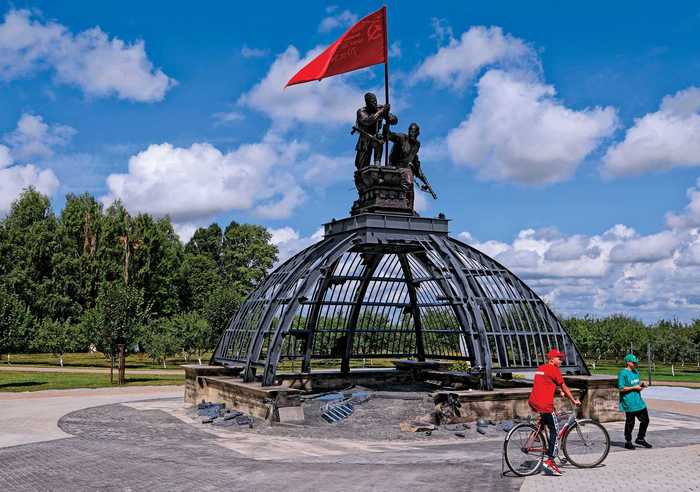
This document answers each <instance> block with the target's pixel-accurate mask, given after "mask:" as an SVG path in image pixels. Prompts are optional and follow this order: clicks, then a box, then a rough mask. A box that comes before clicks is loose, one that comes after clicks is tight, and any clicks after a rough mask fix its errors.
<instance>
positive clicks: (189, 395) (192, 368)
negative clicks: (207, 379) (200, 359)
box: [182, 364, 242, 403]
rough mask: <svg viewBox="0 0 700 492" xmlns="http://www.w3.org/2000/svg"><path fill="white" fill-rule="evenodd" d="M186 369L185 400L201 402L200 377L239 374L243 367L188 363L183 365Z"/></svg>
mask: <svg viewBox="0 0 700 492" xmlns="http://www.w3.org/2000/svg"><path fill="white" fill-rule="evenodd" d="M182 367H183V368H184V369H185V401H186V402H188V403H199V402H200V401H201V398H200V397H199V393H200V388H199V381H198V378H199V377H201V376H224V377H226V376H228V377H232V376H237V375H238V374H240V372H241V370H242V368H231V367H224V366H209V365H205V364H202V365H199V364H188V365H184V366H182Z"/></svg>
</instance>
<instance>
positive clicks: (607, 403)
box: [185, 363, 624, 422]
mask: <svg viewBox="0 0 700 492" xmlns="http://www.w3.org/2000/svg"><path fill="white" fill-rule="evenodd" d="M398 365H399V366H401V367H404V366H405V364H403V363H399V364H398ZM409 366H410V367H408V366H407V367H406V368H405V369H402V370H400V369H354V370H352V371H350V373H348V374H342V373H340V372H339V371H334V370H329V371H315V372H313V373H308V374H284V373H281V374H277V376H276V380H277V382H278V383H280V384H279V385H277V386H262V385H261V384H260V383H257V382H255V383H244V382H243V381H242V380H241V378H240V377H238V376H237V375H238V373H239V372H240V370H239V369H234V368H225V367H220V366H194V365H192V366H185V376H186V385H185V401H186V402H189V403H198V402H200V401H202V400H206V401H211V402H217V403H225V404H226V407H227V408H230V409H235V410H239V411H241V412H245V413H247V414H249V415H254V416H256V417H258V418H261V419H266V420H268V421H270V422H279V420H280V419H279V409H280V408H288V407H299V406H301V399H300V398H299V396H300V395H301V394H303V393H305V392H309V391H313V392H323V391H334V390H338V389H341V388H346V387H348V386H350V385H359V386H366V387H369V388H384V387H388V386H392V385H410V384H414V383H417V382H421V381H425V380H432V381H442V382H443V384H444V383H447V384H454V385H455V386H458V385H457V384H455V383H460V382H461V383H462V384H465V385H467V384H468V383H469V380H470V378H471V377H470V376H468V375H467V374H461V373H451V372H446V371H440V370H439V369H436V366H435V364H427V363H419V364H416V363H413V364H409ZM564 379H565V380H566V384H567V385H568V386H569V387H570V388H571V390H572V392H573V393H574V395H575V396H576V397H577V398H579V399H580V400H581V404H582V407H581V411H580V416H581V417H583V418H592V419H594V420H598V421H600V422H610V421H616V420H624V414H623V413H621V412H619V411H618V409H617V405H618V399H619V392H618V390H617V379H616V378H615V377H614V376H565V377H564ZM504 384H507V385H510V386H512V387H500V388H498V387H497V388H496V389H495V390H493V391H480V390H454V389H452V390H442V391H436V392H434V393H433V394H432V396H433V397H434V398H435V402H436V405H438V406H439V405H443V404H444V402H446V401H447V400H448V397H449V395H454V396H455V397H457V399H458V400H459V402H460V404H461V407H460V408H459V415H458V418H457V421H464V422H467V421H471V420H476V419H478V418H480V417H484V418H488V419H491V420H506V419H513V418H515V417H526V416H528V415H531V414H532V411H531V410H530V407H529V406H528V404H527V400H528V397H529V396H530V389H531V388H530V386H529V385H528V383H526V382H524V381H519V380H511V381H505V382H504ZM458 387H459V386H458ZM555 404H556V406H557V408H562V409H565V408H567V405H568V404H567V403H566V402H565V401H563V400H562V399H561V398H560V397H559V396H558V393H557V396H556V400H555ZM294 411H298V410H292V411H291V412H292V413H293V412H294ZM285 412H286V413H290V412H289V411H284V412H283V413H285Z"/></svg>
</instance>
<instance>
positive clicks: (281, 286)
mask: <svg viewBox="0 0 700 492" xmlns="http://www.w3.org/2000/svg"><path fill="white" fill-rule="evenodd" d="M447 226H448V221H447V220H446V219H444V218H437V219H435V218H422V217H416V216H406V215H390V214H385V213H359V214H358V215H355V216H353V217H349V218H346V219H342V220H339V221H333V222H331V223H328V224H326V225H325V237H324V239H323V240H322V241H320V242H318V243H316V244H314V245H312V246H310V247H308V248H306V249H305V250H303V251H301V252H300V253H298V254H297V255H295V256H293V257H292V258H290V259H288V260H287V261H286V262H284V263H283V264H282V265H280V266H279V267H277V268H276V269H275V270H274V271H273V272H272V273H271V274H270V275H269V276H268V277H267V278H266V279H265V280H264V281H263V282H262V283H261V284H260V285H259V286H258V288H257V289H256V290H255V291H254V292H253V293H252V294H251V295H250V296H249V297H248V298H247V299H246V301H245V302H244V303H243V305H242V306H241V308H240V309H239V310H238V312H237V313H236V314H235V316H234V317H233V318H232V319H231V321H230V322H229V324H228V326H227V328H226V329H225V331H224V333H223V335H222V337H221V339H220V341H219V343H218V345H217V347H216V350H215V352H214V355H213V356H212V364H218V365H227V366H238V367H242V368H243V369H244V370H243V377H244V380H246V381H253V380H261V383H262V384H263V385H265V386H269V385H273V384H275V381H276V375H277V372H278V368H280V364H282V363H284V362H285V361H290V360H292V361H301V364H299V365H298V366H297V367H299V371H300V373H301V374H306V373H310V372H311V368H312V362H313V361H315V360H322V359H334V360H339V361H340V371H341V372H342V373H349V372H350V371H351V360H353V359H368V358H397V359H415V360H418V361H426V360H452V361H464V362H467V363H468V365H469V367H470V370H471V371H472V372H474V373H476V374H478V375H479V376H480V378H481V386H482V387H483V388H484V389H493V377H494V375H495V374H499V373H500V374H508V373H513V372H518V371H527V370H532V369H534V368H536V367H537V366H538V365H539V364H541V363H542V362H543V361H544V360H545V353H546V352H547V351H548V350H549V348H550V347H558V348H559V349H560V350H561V351H562V352H564V353H565V354H566V360H565V361H563V363H562V371H564V372H570V373H574V374H589V372H588V369H587V368H586V365H585V362H584V360H583V358H582V357H581V355H580V353H579V352H578V350H577V349H576V347H575V345H574V343H573V341H572V340H571V338H570V337H569V335H568V334H567V333H566V331H565V330H564V328H563V327H562V325H561V323H560V322H559V320H558V319H557V317H556V316H555V314H554V313H553V312H552V311H551V309H550V308H549V307H548V306H547V305H546V304H545V303H544V302H543V301H542V299H540V298H539V297H538V296H537V294H535V292H533V290H532V289H530V288H529V287H528V286H527V285H526V284H525V283H524V282H523V281H522V280H520V279H519V278H518V277H517V276H516V275H515V274H513V273H512V272H511V271H509V270H508V269H507V268H505V267H504V266H503V265H501V264H500V263H498V262H497V261H495V260H493V259H492V258H489V257H488V256H486V255H485V254H483V253H481V252H479V251H477V250H476V249H474V248H473V247H471V246H468V245H466V244H464V243H462V242H460V241H458V240H456V239H454V238H452V237H450V236H449V235H448V227H447ZM286 366H289V364H286ZM286 366H285V367H286Z"/></svg>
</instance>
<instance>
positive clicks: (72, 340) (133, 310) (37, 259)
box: [0, 188, 700, 377]
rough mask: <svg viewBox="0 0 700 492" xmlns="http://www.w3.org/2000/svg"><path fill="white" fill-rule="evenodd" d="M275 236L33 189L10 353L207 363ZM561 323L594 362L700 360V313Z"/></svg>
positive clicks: (6, 308)
mask: <svg viewBox="0 0 700 492" xmlns="http://www.w3.org/2000/svg"><path fill="white" fill-rule="evenodd" d="M270 239H271V237H270V234H269V233H268V232H267V231H266V230H265V229H264V228H263V227H261V226H256V225H249V224H238V223H236V222H231V223H230V224H229V225H228V226H227V227H226V228H225V229H223V230H222V229H221V227H219V226H218V225H217V224H212V225H210V226H209V227H206V228H199V229H197V231H196V232H195V233H194V235H193V236H192V238H191V239H190V240H189V241H188V242H187V243H186V244H182V243H181V242H180V240H179V238H178V236H177V235H176V234H175V231H174V229H173V225H172V222H171V221H170V219H169V218H167V217H166V218H160V219H157V218H154V217H153V216H151V215H149V214H137V215H131V214H129V213H128V211H127V210H126V209H125V207H124V206H123V204H121V203H120V202H118V201H117V202H115V203H113V204H112V205H110V206H109V207H104V206H103V205H102V204H101V203H100V202H99V201H97V200H96V199H95V198H94V197H93V196H91V195H89V194H82V195H73V194H69V195H68V196H67V197H66V203H65V206H64V207H63V209H62V210H61V212H60V213H59V214H56V213H54V211H53V209H52V206H51V203H50V200H49V199H48V197H46V196H44V195H42V194H41V193H39V192H37V191H35V190H34V189H31V188H30V189H27V190H25V191H24V192H23V193H22V194H21V196H20V197H19V198H18V199H17V200H16V201H15V202H14V203H13V205H12V207H11V209H10V211H9V213H8V214H7V216H5V217H4V218H3V219H1V220H0V354H5V355H7V354H10V353H27V352H47V353H53V354H55V355H56V356H57V358H58V359H59V361H60V362H61V363H62V358H63V354H65V353H68V352H85V351H88V350H96V351H100V352H102V353H104V354H105V356H106V357H109V358H110V359H111V360H112V362H113V363H114V362H115V361H116V360H117V358H118V357H117V356H118V355H119V353H120V348H121V349H123V350H122V351H121V352H122V354H123V355H125V354H127V353H128V352H133V351H140V352H145V353H147V354H148V355H149V356H150V357H151V358H152V359H153V360H154V361H155V362H158V363H164V362H165V360H166V358H168V357H171V356H173V355H176V354H182V355H183V356H184V358H185V359H190V358H197V359H199V360H200V361H201V357H202V354H203V353H205V352H207V351H210V350H211V349H212V348H213V347H214V345H215V344H216V341H217V340H218V338H219V335H220V332H221V330H222V329H223V328H224V326H225V324H226V322H227V320H228V319H229V318H230V317H231V316H232V315H233V313H234V312H235V311H236V309H237V308H238V307H239V305H240V303H241V302H242V300H243V299H244V298H245V296H246V295H247V294H248V293H249V292H250V291H251V290H252V289H253V288H255V286H256V285H257V284H258V283H259V282H260V281H261V280H262V279H263V278H264V276H265V274H266V273H267V271H268V270H269V269H270V268H271V267H272V265H273V264H274V262H275V261H276V259H277V253H278V251H277V248H276V247H275V246H274V245H273V244H272V243H271V242H270ZM426 315H427V316H428V317H430V316H429V315H430V313H426ZM363 319H364V317H363ZM431 319H432V318H431ZM426 321H427V320H426ZM435 322H436V323H437V324H440V320H436V321H435ZM298 323H299V320H297V323H296V324H298ZM387 323H389V322H388V320H383V323H378V322H377V320H374V322H373V323H372V324H373V325H374V324H377V325H381V326H382V327H385V326H384V325H386V324H387ZM562 323H563V324H564V327H565V328H566V329H567V331H568V332H569V333H570V334H571V336H572V337H573V339H574V341H575V343H576V345H577V346H578V348H579V349H580V350H581V352H582V354H583V356H584V358H585V359H586V360H587V361H588V362H589V364H592V365H593V367H595V365H596V364H599V363H600V361H601V360H609V359H615V360H619V359H622V358H623V357H624V355H625V354H627V353H630V352H633V353H635V354H637V355H638V356H640V358H642V359H644V358H645V357H646V351H647V346H649V347H650V348H651V352H652V354H653V357H654V360H655V361H657V362H658V361H661V362H663V363H667V364H670V365H671V366H672V368H675V366H677V365H678V364H681V365H685V364H686V363H693V362H694V363H696V364H698V363H699V362H700V361H699V360H698V357H699V354H700V320H694V321H692V322H690V323H681V322H679V321H677V320H662V321H659V322H657V323H654V324H645V323H643V322H642V321H640V320H637V319H634V318H632V317H628V316H624V315H613V316H608V317H601V318H598V317H593V316H585V317H568V318H565V317H562ZM431 326H432V324H431ZM374 328H379V326H374ZM385 328H386V327H385ZM375 338H376V337H375ZM443 342H446V341H443ZM368 343H369V342H368ZM375 349H376V347H375ZM368 350H369V349H368ZM370 351H371V350H370ZM7 357H9V355H7ZM121 366H122V370H121V371H120V374H121V375H122V377H123V361H122V364H121Z"/></svg>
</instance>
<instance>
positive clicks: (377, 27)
mask: <svg viewBox="0 0 700 492" xmlns="http://www.w3.org/2000/svg"><path fill="white" fill-rule="evenodd" d="M382 31H383V29H382V25H381V24H380V23H378V22H376V23H374V24H370V25H369V26H368V27H367V39H368V40H369V41H374V40H376V39H379V38H380V37H381V36H382Z"/></svg>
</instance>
